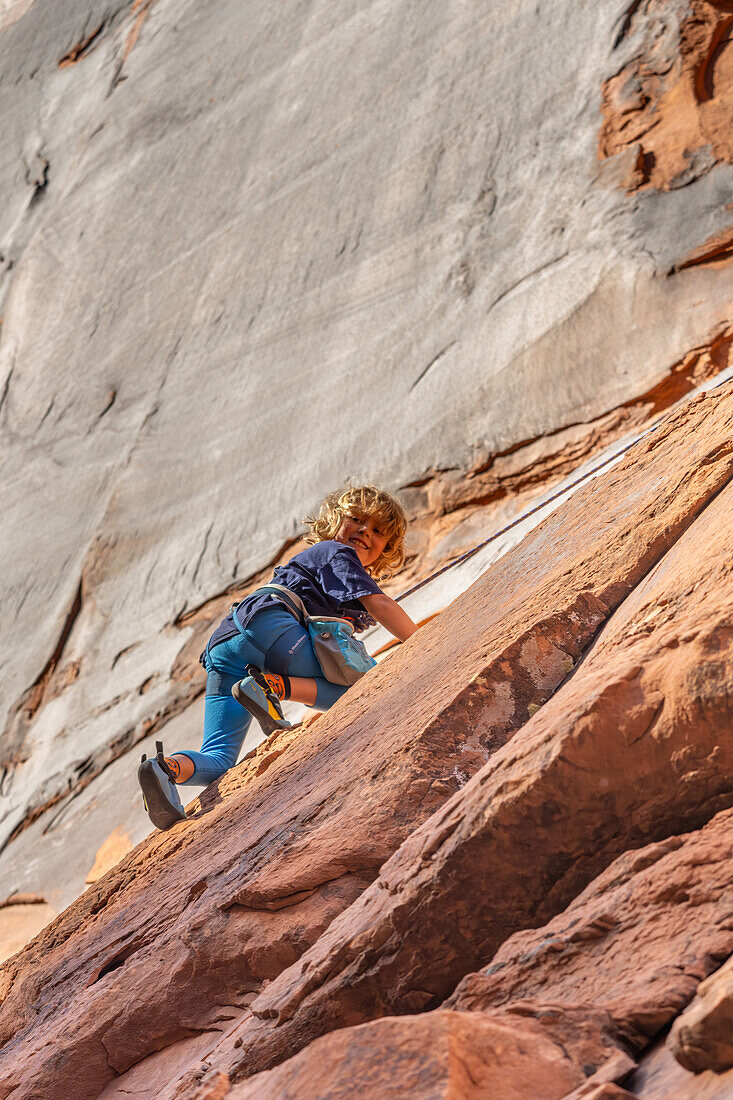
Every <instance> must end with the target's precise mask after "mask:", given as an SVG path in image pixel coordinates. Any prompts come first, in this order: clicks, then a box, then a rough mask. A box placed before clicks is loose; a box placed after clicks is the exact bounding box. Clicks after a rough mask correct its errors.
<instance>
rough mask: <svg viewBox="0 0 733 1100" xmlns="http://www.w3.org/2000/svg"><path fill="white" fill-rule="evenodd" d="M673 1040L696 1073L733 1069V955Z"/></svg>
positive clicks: (678, 1054)
mask: <svg viewBox="0 0 733 1100" xmlns="http://www.w3.org/2000/svg"><path fill="white" fill-rule="evenodd" d="M730 852H731V848H730V847H729V849H728V855H729V857H730ZM731 908H733V903H731ZM731 953H733V945H732V946H731ZM669 1043H670V1047H671V1050H672V1053H673V1054H674V1056H675V1058H676V1059H677V1061H678V1062H679V1063H680V1065H681V1066H684V1068H685V1069H689V1070H691V1071H692V1072H693V1073H703V1072H704V1071H705V1070H708V1069H709V1070H713V1071H714V1072H715V1073H724V1072H725V1071H726V1070H729V1069H733V959H730V960H729V961H728V963H726V965H725V966H723V967H721V969H720V970H718V971H717V972H716V973H715V974H712V975H711V976H710V977H709V978H708V979H707V980H706V981H704V982H703V983H702V985H701V986H700V987H699V989H698V991H697V996H696V997H695V1000H694V1001H693V1002H692V1004H691V1005H690V1006H689V1008H688V1009H687V1011H686V1012H684V1013H683V1014H682V1016H680V1017H679V1019H677V1020H676V1021H675V1024H674V1026H673V1028H672V1031H671V1034H670V1037H669Z"/></svg>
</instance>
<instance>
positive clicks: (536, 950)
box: [445, 810, 733, 1053]
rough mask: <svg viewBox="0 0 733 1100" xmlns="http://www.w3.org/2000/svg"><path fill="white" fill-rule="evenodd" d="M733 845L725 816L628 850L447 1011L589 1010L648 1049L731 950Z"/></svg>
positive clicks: (516, 940) (506, 947)
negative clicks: (540, 1006) (525, 1004)
mask: <svg viewBox="0 0 733 1100" xmlns="http://www.w3.org/2000/svg"><path fill="white" fill-rule="evenodd" d="M732 845H733V812H732V811H730V810H727V811H724V812H723V813H721V814H719V815H717V816H716V817H715V818H713V820H712V821H711V822H710V823H709V824H708V825H706V826H705V827H704V828H702V829H700V830H699V831H697V832H694V833H690V834H688V835H685V836H674V837H670V838H669V839H667V840H664V841H661V842H659V843H656V844H651V845H647V846H646V847H644V848H640V849H638V850H636V851H630V852H627V853H625V854H624V855H622V856H621V857H620V858H619V859H617V860H615V861H614V862H613V863H612V864H611V865H610V867H608V868H607V869H606V870H605V871H604V872H603V873H602V874H601V875H599V876H598V878H596V879H595V880H594V881H593V882H592V883H591V884H590V886H588V887H587V888H586V889H585V890H584V891H583V892H582V893H581V894H580V895H579V896H578V897H577V898H576V899H575V900H574V901H573V902H572V904H571V905H570V906H568V908H567V909H566V910H565V911H564V912H563V913H562V914H560V915H559V916H558V917H556V918H555V919H554V920H552V921H550V922H549V924H546V925H544V926H543V927H542V928H539V929H533V930H528V931H525V932H519V933H517V934H516V935H514V936H511V937H510V938H509V939H508V940H507V941H506V943H504V944H503V945H502V946H501V947H500V948H499V950H498V951H497V953H496V955H495V956H494V957H493V959H492V960H491V963H490V965H489V966H488V967H486V969H485V970H483V971H482V972H480V973H478V974H472V975H468V976H466V977H465V978H464V979H463V980H462V981H461V982H460V983H459V985H458V987H457V988H456V990H455V991H454V993H453V994H452V995H451V997H450V998H449V999H448V1001H446V1002H445V1006H446V1007H455V1008H457V1009H460V1010H461V1011H487V1010H489V1009H492V1008H499V1007H503V1006H506V1005H507V1004H511V1003H512V1002H513V1001H515V1000H525V999H528V1000H534V1001H536V1000H540V999H547V1000H549V1001H551V1002H552V1003H553V1004H569V1005H578V1004H587V1005H589V1006H593V1007H594V1008H596V1009H599V1010H600V1009H603V1010H605V1011H607V1012H608V1013H609V1014H610V1016H611V1018H612V1019H613V1020H614V1022H615V1024H616V1026H617V1028H618V1029H619V1033H620V1034H623V1035H624V1036H625V1038H626V1040H627V1042H628V1043H629V1046H630V1048H631V1049H632V1050H634V1051H636V1052H637V1053H640V1052H642V1051H644V1050H645V1049H646V1047H647V1045H648V1044H649V1042H650V1041H651V1040H653V1039H654V1037H655V1036H656V1035H658V1034H659V1033H660V1032H662V1031H663V1030H664V1028H666V1027H668V1026H669V1024H670V1023H671V1022H672V1020H674V1019H675V1017H676V1016H677V1014H678V1013H679V1012H680V1011H681V1010H682V1009H683V1008H685V1006H686V1005H687V1004H688V1003H689V1001H690V999H691V998H692V997H693V995H694V992H695V990H696V988H697V987H698V984H699V982H700V980H701V978H703V977H706V976H707V975H708V974H710V973H711V971H714V970H715V968H716V967H717V966H718V965H719V963H720V960H721V959H725V958H727V956H728V955H729V954H730V953H731V952H732V951H733V900H732V899H733V868H732V867H731V860H730V852H731V846H732ZM682 1018H684V1017H682Z"/></svg>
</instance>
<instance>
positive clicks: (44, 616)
mask: <svg viewBox="0 0 733 1100" xmlns="http://www.w3.org/2000/svg"><path fill="white" fill-rule="evenodd" d="M627 9H628V10H627ZM693 9H694V10H693ZM690 11H692V16H690V15H689V13H688V10H687V5H686V4H683V3H681V2H680V0H676V2H675V3H674V4H669V5H663V4H658V5H656V6H655V5H644V6H640V5H637V4H633V5H631V7H630V8H629V7H628V5H627V4H626V3H625V2H621V0H599V2H596V3H593V4H592V5H591V4H580V3H578V0H558V2H557V3H555V4H553V5H550V6H548V5H539V6H538V5H537V4H536V3H534V0H532V2H530V0H520V2H517V0H500V2H498V3H493V4H491V5H489V6H488V7H487V6H484V7H478V8H477V7H476V6H475V5H472V4H470V3H465V2H463V0H453V2H451V3H448V4H446V3H445V2H444V0H425V2H421V3H420V4H415V3H414V0H399V2H397V3H394V2H390V3H386V2H385V0H358V2H357V0H348V2H346V3H342V4H339V5H334V4H333V3H331V2H330V0H285V2H284V3H281V4H278V5H275V6H273V5H272V4H271V3H266V2H262V0H257V2H255V3H248V4H247V5H242V4H241V2H240V0H209V2H208V3H206V4H203V5H202V4H200V3H198V2H196V0H85V2H84V3H81V4H79V3H75V4H69V3H68V2H67V0H34V2H30V0H13V2H11V3H8V2H7V0H6V3H4V4H3V5H2V9H1V14H0V110H1V111H2V118H3V142H2V149H0V187H1V190H2V195H3V203H2V208H1V209H0V316H1V317H2V325H1V326H0V423H1V425H2V435H3V444H2V452H1V453H0V486H2V488H1V489H0V508H1V509H2V515H3V528H2V535H1V536H0V555H1V557H2V561H3V570H2V571H1V572H0V608H1V609H2V612H1V613H2V623H1V626H2V631H1V632H0V633H1V636H2V637H3V638H4V639H13V642H12V644H7V645H6V646H4V647H3V652H2V655H1V657H0V729H2V731H3V737H2V750H0V774H2V776H3V783H2V805H1V806H0V819H1V820H0V843H6V844H7V849H6V852H5V853H4V858H5V857H7V859H8V860H9V861H10V860H12V859H13V858H15V864H14V866H19V865H28V861H27V860H24V859H23V858H21V854H20V851H19V850H18V855H17V856H15V857H13V848H14V846H15V845H16V844H17V842H18V840H19V839H20V838H21V837H22V832H23V830H25V829H27V828H28V827H29V825H30V824H31V823H32V822H33V821H34V819H38V820H39V821H40V822H41V824H40V825H39V832H40V834H41V835H43V836H44V837H46V838H48V837H50V836H52V835H53V833H54V829H55V826H54V821H55V820H56V819H57V815H59V814H65V813H66V808H67V806H68V805H69V804H70V802H71V800H73V799H76V798H78V797H79V796H80V792H81V791H82V789H83V788H84V787H87V786H91V787H94V784H95V782H96V780H97V778H98V777H99V778H100V783H99V786H98V788H97V790H98V791H99V796H98V798H96V799H95V798H93V797H89V798H88V799H86V800H85V801H84V803H83V804H84V805H85V807H86V818H85V819H82V818H81V816H78V824H79V829H80V831H81V832H82V833H84V834H85V835H87V836H88V835H90V834H91V836H92V837H93V841H87V845H88V849H89V850H88V851H85V857H84V860H83V861H79V866H76V864H75V865H74V869H73V870H74V875H73V881H74V883H75V889H76V891H78V890H80V889H81V888H82V886H83V883H84V877H85V874H86V873H87V871H88V869H89V865H90V864H91V862H92V859H91V858H90V856H93V852H94V851H95V850H96V849H97V848H98V847H99V844H100V843H101V840H102V839H103V838H104V837H106V836H109V835H110V834H112V833H113V832H114V830H115V828H118V829H120V830H121V831H122V832H128V833H130V832H131V830H132V832H131V835H133V834H134V835H135V836H137V835H138V834H137V832H136V829H139V827H140V826H139V824H138V825H136V824H135V822H132V821H130V820H129V813H128V811H127V810H126V809H125V808H124V807H125V805H126V802H125V800H124V799H123V800H120V811H119V815H118V816H117V818H116V819H113V820H110V819H109V814H108V811H107V809H106V807H107V806H108V804H109V799H110V791H109V784H108V779H109V776H106V777H105V773H106V772H107V771H108V770H109V768H111V767H112V766H113V764H114V762H115V761H116V760H119V759H124V758H125V757H127V767H128V769H130V770H132V768H133V766H134V756H135V755H136V754H133V753H132V752H131V750H132V748H133V747H134V746H135V744H136V743H139V742H141V741H142V740H144V739H145V738H146V737H149V736H150V734H151V733H153V732H154V731H155V730H156V729H157V730H161V729H162V728H164V727H165V726H166V725H167V724H168V723H169V722H170V721H171V720H173V719H174V718H175V717H176V716H180V715H181V714H182V713H185V712H186V711H187V710H188V709H189V708H190V705H191V703H192V700H194V699H195V698H196V697H197V696H198V695H199V694H200V692H201V690H202V681H201V679H200V678H196V677H191V675H190V671H188V670H189V669H190V667H191V662H190V653H191V651H190V649H187V648H186V646H187V643H191V646H194V645H195V644H198V637H195V635H196V631H197V629H199V630H202V629H203V626H202V624H201V623H198V626H197V622H195V621H194V620H193V619H190V618H188V619H187V618H186V616H187V615H189V613H191V612H195V611H196V610H197V609H202V608H209V609H210V611H211V614H212V616H213V615H215V614H216V609H217V608H218V607H219V606H220V604H221V603H222V602H226V598H227V594H228V593H229V592H230V591H231V590H232V589H234V590H237V591H241V590H242V587H243V586H245V584H246V582H247V580H248V579H250V578H252V577H254V576H256V575H258V574H259V573H260V572H261V571H262V570H265V569H266V568H267V566H268V564H269V563H272V562H273V561H275V560H276V559H277V557H278V555H279V554H280V552H281V551H282V549H283V547H284V546H286V545H287V544H288V543H289V542H291V540H292V539H294V538H295V537H296V535H297V533H298V521H299V518H300V516H301V515H302V513H303V511H304V510H305V509H306V508H308V507H310V506H312V505H314V504H315V503H316V502H317V500H318V498H319V497H320V496H321V494H322V493H323V492H324V491H326V490H329V489H331V488H332V486H333V484H334V483H336V482H338V481H340V480H341V479H342V478H343V477H344V476H345V475H354V476H356V477H358V478H368V477H377V478H381V479H382V480H384V481H385V482H386V483H387V484H388V485H390V486H392V487H399V486H403V487H404V489H405V495H406V498H407V499H408V502H409V504H410V507H411V508H412V510H413V514H414V515H415V516H416V518H417V520H418V522H417V524H416V527H415V535H416V551H417V552H419V560H418V561H417V562H416V568H417V569H418V570H419V569H424V566H425V565H426V564H427V565H429V564H430V562H429V561H428V559H430V560H431V561H432V560H440V559H441V557H444V556H446V555H449V554H450V552H451V540H452V542H453V544H454V545H457V546H460V545H461V543H465V542H468V541H472V540H473V539H474V538H480V537H482V535H483V534H485V531H486V527H487V525H488V526H491V525H492V524H493V523H494V522H495V520H496V521H498V522H499V523H500V522H501V519H502V512H501V510H500V509H497V508H493V509H492V510H490V511H488V512H483V513H479V512H478V511H477V510H476V509H477V508H478V505H482V507H483V504H491V503H492V501H493V503H494V504H495V505H500V504H501V501H502V499H503V500H505V501H508V502H511V501H512V500H514V499H515V498H516V499H517V500H518V501H519V502H521V501H523V500H524V499H526V497H527V496H528V495H531V494H532V493H533V492H536V491H538V490H539V489H541V488H542V487H543V486H545V485H546V484H548V482H550V481H551V480H552V479H553V478H554V477H556V476H557V475H558V474H559V473H562V472H563V471H567V470H568V469H569V468H570V467H571V466H572V464H573V462H574V461H578V460H579V459H580V458H582V457H584V456H587V455H588V454H590V453H593V451H594V449H596V448H597V447H598V446H599V445H601V444H602V443H603V441H604V439H606V438H608V437H609V435H610V436H612V435H613V434H614V432H616V431H617V430H618V427H619V422H620V421H623V420H624V419H625V418H626V417H627V416H629V415H631V414H633V415H642V413H643V410H644V409H646V408H648V407H649V406H652V407H653V406H654V405H655V395H657V396H658V395H659V394H660V393H664V392H665V391H666V390H668V389H669V387H670V386H671V388H672V389H674V387H675V386H676V385H677V384H679V382H680V379H681V378H682V379H683V380H684V377H685V376H686V374H687V372H688V371H689V368H690V365H691V364H694V363H697V362H700V363H702V362H703V361H704V360H705V359H706V358H707V359H708V360H709V364H710V368H711V371H712V370H714V369H716V368H717V367H719V366H721V365H725V366H727V364H728V359H729V354H728V353H729V341H730V329H731V323H732V321H733V318H732V317H731V314H730V301H731V286H730V272H729V271H728V269H727V268H726V267H725V265H723V266H721V265H720V264H718V263H717V261H716V263H715V264H712V265H711V264H709V263H697V262H696V263H695V265H694V266H692V267H689V266H688V267H685V264H686V263H687V261H688V260H689V258H690V257H691V256H693V255H698V254H700V255H701V254H702V253H700V252H699V250H700V249H702V250H703V253H704V251H705V249H706V248H708V245H707V243H706V242H709V241H711V240H714V241H718V240H719V238H720V235H721V234H723V235H725V233H726V232H728V230H729V227H730V211H729V210H728V203H729V199H730V190H731V179H732V178H733V177H732V175H731V173H732V172H733V169H731V166H730V165H729V164H728V163H727V161H726V157H725V156H724V155H723V153H722V152H721V151H720V149H721V148H722V146H721V144H720V141H718V144H717V145H715V152H714V153H711V154H710V156H709V157H708V161H706V162H705V164H708V163H711V164H712V162H713V160H715V159H716V158H717V160H719V161H720V163H716V164H715V166H714V167H712V168H711V169H710V171H708V172H706V174H704V175H702V174H700V173H701V172H702V168H700V169H699V171H698V170H696V172H695V173H693V175H694V178H691V179H690V180H689V182H688V184H687V186H685V187H684V188H677V189H675V190H671V191H664V190H661V191H660V190H658V189H656V188H654V187H647V188H642V189H641V190H637V191H636V192H635V193H634V198H633V201H631V202H630V201H629V198H628V196H627V194H626V191H625V188H624V180H625V178H626V176H627V175H628V171H629V160H630V158H631V159H632V160H633V158H634V157H635V156H636V154H635V153H634V152H633V151H632V152H629V151H628V150H626V149H625V148H624V147H621V146H619V149H620V151H619V152H617V153H614V154H613V156H612V157H610V158H609V157H606V158H605V159H604V160H602V161H601V162H599V161H598V132H599V126H600V125H601V116H600V113H599V108H600V106H601V101H602V89H603V87H604V85H605V83H606V81H608V80H610V79H612V78H614V77H615V76H616V75H617V74H618V73H619V72H620V71H621V70H622V69H623V68H624V66H627V65H628V64H630V62H631V58H632V55H636V54H638V53H639V42H640V41H646V40H647V39H649V41H652V40H654V39H655V36H656V37H657V38H659V34H658V33H657V32H658V31H659V29H660V27H661V28H662V29H664V28H667V26H668V25H669V26H672V32H671V33H668V32H667V30H666V29H664V33H663V34H662V35H661V39H662V40H663V42H664V43H665V49H666V50H667V56H668V57H669V58H670V59H671V60H670V63H671V65H672V68H673V69H674V71H675V72H676V71H677V69H680V71H684V72H687V69H686V68H685V66H686V65H687V64H688V61H687V58H688V55H689V51H690V49H692V50H693V52H694V50H696V49H698V47H697V46H696V45H695V43H693V42H692V39H690V42H691V43H692V44H691V45H690V47H689V49H688V44H687V42H688V39H687V38H685V37H684V35H682V36H681V32H680V33H677V32H675V30H674V28H675V27H683V28H684V27H687V26H688V24H689V23H690V19H691V18H692V19H693V23H694V20H697V21H698V22H697V23H694V26H695V27H696V26H697V25H698V23H699V24H700V27H701V30H700V34H701V35H702V38H701V41H702V40H703V39H704V40H705V42H708V39H707V38H705V35H707V34H708V29H707V28H712V30H711V31H710V33H712V34H713V36H714V37H715V35H718V29H717V28H718V27H719V24H720V25H721V26H722V25H723V24H724V23H725V20H726V18H727V16H726V15H725V12H724V10H723V7H722V6H720V7H715V6H714V5H712V4H708V5H707V7H706V6H705V5H704V4H700V3H698V4H696V5H693V8H690ZM706 13H707V14H706ZM716 20H717V22H716ZM721 20H722V23H721ZM670 21H671V22H670ZM690 26H693V24H690ZM568 28H572V41H573V49H568V48H567V42H568V35H569V31H568ZM693 29H694V27H693ZM724 29H725V28H724ZM703 32H704V33H703ZM691 33H692V32H691ZM696 33H697V32H696ZM675 35H676V36H675ZM640 36H641V37H640ZM724 39H725V35H723V37H719V41H718V40H717V39H716V46H715V48H714V52H715V50H717V51H718V52H717V53H716V55H715V65H714V66H713V69H714V72H713V77H712V87H713V95H712V97H711V98H710V99H709V100H707V101H706V102H705V103H704V104H702V106H701V112H702V114H704V115H705V122H704V124H705V126H708V125H711V126H712V125H713V123H712V122H709V118H708V116H710V118H712V114H711V112H714V111H718V115H716V116H715V117H716V118H719V119H722V120H723V121H720V124H718V123H715V126H716V127H717V129H715V133H716V134H719V135H720V134H722V133H723V129H724V118H725V110H726V103H727V99H726V97H727V95H728V91H727V89H728V83H727V78H726V77H725V66H726V65H727V61H726V58H727V55H728V48H727V46H724ZM695 42H697V39H695ZM725 42H727V39H725ZM703 45H704V43H703ZM700 48H701V49H702V48H703V47H702V46H701V47H700ZM705 48H707V47H705ZM675 51H676V52H675ZM642 52H643V51H642ZM690 56H691V55H690ZM695 56H697V54H695ZM675 66H676V68H675ZM670 71H671V70H670ZM528 74H534V75H535V76H536V77H537V78H532V79H528ZM540 74H541V75H540ZM640 79H641V78H640ZM644 94H647V93H646V92H645V93H644ZM703 108H704V110H703ZM701 117H702V115H701ZM702 125H703V123H702V122H701V123H700V126H702ZM695 126H697V123H695ZM667 129H668V127H667ZM693 129H694V127H693ZM698 129H699V127H698ZM665 132H666V131H665ZM691 132H692V131H691ZM700 132H702V131H700ZM707 132H708V131H707V130H705V134H707ZM694 133H695V134H697V130H695V131H694ZM703 136H704V135H703ZM668 137H669V135H668ZM665 140H667V139H665ZM696 140H697V139H696ZM716 141H717V138H716ZM686 142H687V131H685V132H684V133H682V132H680V135H679V147H680V149H681V148H682V147H683V146H684V145H685V143H686ZM673 144H674V143H673V141H672V139H671V138H670V139H669V141H668V145H669V147H670V148H672V145H673ZM666 147H667V146H665V148H666ZM695 148H696V146H693V145H690V149H691V150H694V149H695ZM711 148H712V146H711ZM608 151H609V152H612V153H613V149H610V148H609V150H608ZM678 151H679V150H678ZM680 155H682V154H681V153H680ZM691 155H692V156H693V159H695V162H696V164H698V165H702V163H703V159H704V155H705V152H704V147H703V148H702V152H694V151H693V153H692V154H691ZM660 163H661V154H660ZM715 248H718V245H717V244H716V245H715ZM716 255H718V253H716ZM670 271H672V272H673V274H671V275H669V276H667V273H668V272H670ZM630 411H631V412H630ZM323 425H326V426H327V428H326V430H327V433H328V446H324V443H323V440H324V432H323V427H322V426H323ZM284 441H286V444H285V445H284ZM294 471H296V474H295V475H294ZM428 495H429V496H430V503H429V506H426V505H425V501H426V497H427V496H428ZM443 500H444V501H445V503H444V504H443V503H442V501H443ZM482 502H483V504H482ZM444 511H445V512H447V514H448V516H452V517H453V518H452V519H450V520H449V521H447V522H443V520H444V519H445V517H444V516H443V515H442V513H443V512H444ZM438 513H441V514H440V515H439V514H438ZM458 513H462V515H459V514H458ZM456 525H457V526H456ZM217 601H218V602H217ZM183 651H185V655H186V659H185V661H184V662H183V664H184V665H185V666H186V670H187V671H186V673H185V675H177V674H175V673H176V672H177V671H180V669H181V664H182V661H181V654H182V652H183ZM194 667H195V662H194ZM193 725H194V723H193V721H192V722H191V726H192V727H193ZM81 804H82V803H80V802H77V805H76V807H75V808H74V809H75V810H78V809H79V807H80V805H81ZM72 812H73V810H72ZM66 820H68V818H66ZM60 847H62V845H61V844H57V845H55V846H54V848H55V854H54V859H55V860H56V861H57V863H58V859H59V856H58V849H59V848H60ZM36 859H37V862H35V863H34V866H36V867H37V872H36V874H37V881H35V882H28V883H27V885H28V887H29V888H32V889H35V890H41V889H46V887H47V886H48V885H49V880H50V879H51V878H52V877H53V872H54V870H55V868H54V865H53V863H52V861H50V860H49V861H47V862H45V855H44V849H41V851H40V852H39V854H38V856H37V857H36ZM71 862H73V861H71ZM82 863H83V864H84V866H83V867H82V866H81V864H82ZM7 866H8V867H9V869H10V864H7ZM70 869H71V864H70V865H69V870H67V871H65V876H66V879H67V881H68V882H69V883H71V879H72V876H71V873H70ZM12 878H13V879H14V878H15V871H14V867H13V873H12ZM10 885H11V886H12V881H11V884H10ZM70 888H71V887H70V886H69V889H70ZM66 896H67V897H68V895H66Z"/></svg>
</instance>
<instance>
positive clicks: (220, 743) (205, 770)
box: [173, 673, 252, 786]
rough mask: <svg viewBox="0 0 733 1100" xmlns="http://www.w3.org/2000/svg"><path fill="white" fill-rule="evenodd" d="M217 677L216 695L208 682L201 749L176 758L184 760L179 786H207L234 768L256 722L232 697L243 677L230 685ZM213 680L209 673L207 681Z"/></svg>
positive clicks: (230, 682) (227, 680)
mask: <svg viewBox="0 0 733 1100" xmlns="http://www.w3.org/2000/svg"><path fill="white" fill-rule="evenodd" d="M215 676H216V682H215V685H214V686H215V687H216V688H217V690H216V691H215V692H209V690H208V686H209V685H208V682H207V692H206V699H205V701H204V739H203V743H202V745H201V749H200V750H199V751H198V752H193V751H191V750H190V749H184V750H182V751H180V752H178V753H176V754H175V755H174V757H173V759H174V760H176V761H177V762H178V761H180V775H179V776H176V782H177V783H183V784H189V783H190V784H196V785H198V786H207V785H208V784H209V783H213V781H214V780H215V779H218V778H219V777H220V776H222V775H223V774H224V772H226V771H228V770H229V768H233V767H234V765H235V764H236V762H237V757H238V756H239V752H240V750H241V748H242V743H243V741H244V738H245V735H246V733H247V730H248V729H249V725H250V722H251V721H252V715H251V714H248V713H247V711H246V710H244V709H243V708H242V707H240V705H239V703H238V702H237V701H236V699H234V698H232V695H231V689H232V687H233V685H234V684H235V683H236V682H237V680H238V679H240V677H236V676H235V677H226V682H222V681H223V679H224V678H223V677H220V676H218V675H217V674H215ZM211 678H212V676H211V673H209V676H208V677H207V681H208V680H210V679H211ZM186 762H188V764H189V767H188V768H186Z"/></svg>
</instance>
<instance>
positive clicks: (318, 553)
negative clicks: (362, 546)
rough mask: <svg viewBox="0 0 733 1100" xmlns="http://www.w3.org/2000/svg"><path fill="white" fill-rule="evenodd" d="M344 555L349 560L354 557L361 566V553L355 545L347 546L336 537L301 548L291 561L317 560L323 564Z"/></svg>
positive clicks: (309, 561) (308, 561)
mask: <svg viewBox="0 0 733 1100" xmlns="http://www.w3.org/2000/svg"><path fill="white" fill-rule="evenodd" d="M342 555H343V556H344V557H347V558H348V559H349V560H352V559H353V561H355V562H356V564H357V565H359V566H361V562H360V561H359V555H358V554H357V552H356V550H355V549H354V548H353V546H346V545H345V544H344V543H343V542H336V540H335V539H323V540H322V541H320V542H314V543H313V545H312V546H306V548H305V550H301V551H300V553H299V554H296V555H295V557H294V558H291V561H296V560H298V561H304V562H306V563H311V562H313V563H315V562H317V563H318V564H319V565H322V564H324V562H328V561H331V559H332V558H334V557H337V556H342Z"/></svg>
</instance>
